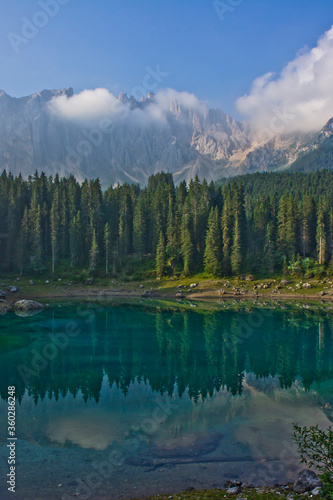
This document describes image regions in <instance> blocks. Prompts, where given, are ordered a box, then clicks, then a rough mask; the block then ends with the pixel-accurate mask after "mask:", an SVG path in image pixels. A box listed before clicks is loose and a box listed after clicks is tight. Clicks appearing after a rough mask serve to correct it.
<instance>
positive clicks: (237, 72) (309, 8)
mask: <svg viewBox="0 0 333 500" xmlns="http://www.w3.org/2000/svg"><path fill="white" fill-rule="evenodd" d="M40 1H42V2H43V0H40ZM49 1H51V2H53V3H54V2H58V3H57V7H56V9H57V10H59V12H57V13H55V15H54V16H53V18H52V17H51V16H49V15H47V14H44V16H41V17H40V16H39V17H38V12H39V13H40V12H41V11H42V8H41V6H40V4H39V1H38V0H37V1H31V0H13V1H11V2H7V1H6V2H5V1H3V0H1V1H0V6H1V19H0V33H1V36H0V68H1V81H0V88H2V89H3V90H5V91H6V92H7V93H8V94H10V95H13V96H22V95H27V94H30V93H32V92H35V91H38V90H40V89H42V88H63V87H68V86H72V87H73V88H74V90H75V92H80V91H82V90H83V89H93V88H96V87H105V88H107V89H109V90H110V91H111V92H113V93H115V94H118V92H120V91H126V92H128V93H130V92H131V90H132V89H133V88H134V87H137V86H142V84H143V82H144V78H145V76H146V75H147V69H146V68H147V66H149V67H150V68H152V69H155V68H156V67H157V65H159V67H160V70H161V71H162V72H163V73H168V76H165V77H163V78H162V81H161V83H160V86H161V87H171V88H174V89H176V90H178V91H188V92H193V93H194V94H196V95H197V96H198V97H199V99H203V100H205V101H208V103H209V104H210V105H211V106H214V107H217V106H218V107H221V108H222V109H223V110H224V111H226V112H228V113H230V114H232V115H233V116H239V113H238V112H237V111H236V108H235V101H236V99H237V98H238V97H240V96H242V95H243V94H245V93H248V92H249V91H250V88H251V85H252V82H253V80H254V79H255V78H257V77H258V76H260V75H262V74H264V73H267V72H269V71H270V72H276V73H279V72H280V71H281V70H282V68H283V67H284V66H285V65H286V64H287V63H288V61H291V60H293V59H294V58H295V56H296V55H297V54H298V53H299V51H301V50H302V49H304V47H308V48H311V47H314V46H315V45H316V43H317V40H318V38H319V37H320V36H321V35H322V34H323V33H324V32H325V31H327V30H328V29H329V28H330V27H331V26H332V24H333V2H332V1H331V0H317V2H314V1H309V0H292V1H290V0H288V1H287V0H280V1H269V0H243V1H241V0H238V1H236V0H225V2H224V3H225V4H226V5H228V4H229V6H230V5H233V6H234V7H230V11H228V12H226V13H225V16H224V20H223V21H222V20H221V19H220V18H219V16H218V15H217V13H216V11H215V9H214V5H213V1H211V0H208V1H207V0H191V1H182V2H181V1H179V0H178V1H174V0H167V1H166V0H165V1H164V0H163V1H157V0H154V1H153V0H141V1H140V2H137V1H134V0H98V1H97V0H96V1H95V2H93V1H92V0H80V1H79V0H49ZM44 2H47V0H44ZM60 3H62V5H60ZM236 4H238V5H237V6H236ZM23 18H26V19H28V20H29V21H31V20H33V19H34V20H35V21H36V20H37V23H38V22H39V23H40V24H41V25H43V24H45V26H41V27H37V28H35V29H34V33H33V34H32V35H31V36H30V38H29V39H28V38H26V37H23V34H26V32H24V33H23V32H22V28H23V27H24V25H25V23H26V21H25V20H22V19H23ZM9 33H12V35H10V36H11V37H12V38H11V41H10V40H9V38H8V35H9ZM13 36H22V37H23V38H25V40H26V42H22V39H19V38H18V39H15V38H14V40H15V41H14V42H13ZM15 43H16V45H15ZM14 46H15V47H16V49H17V50H16V51H15V50H14Z"/></svg>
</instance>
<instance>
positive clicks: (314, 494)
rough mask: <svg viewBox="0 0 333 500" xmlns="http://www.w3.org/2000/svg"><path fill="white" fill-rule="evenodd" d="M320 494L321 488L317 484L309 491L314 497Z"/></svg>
mask: <svg viewBox="0 0 333 500" xmlns="http://www.w3.org/2000/svg"><path fill="white" fill-rule="evenodd" d="M320 494H321V488H320V487H319V486H317V487H316V488H314V489H313V490H312V491H311V495H313V496H314V497H317V496H318V495H320Z"/></svg>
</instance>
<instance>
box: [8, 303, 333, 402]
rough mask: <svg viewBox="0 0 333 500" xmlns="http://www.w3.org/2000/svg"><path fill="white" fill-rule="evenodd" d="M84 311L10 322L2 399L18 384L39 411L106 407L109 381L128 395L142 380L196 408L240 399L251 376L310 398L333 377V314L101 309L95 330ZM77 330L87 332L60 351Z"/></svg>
mask: <svg viewBox="0 0 333 500" xmlns="http://www.w3.org/2000/svg"><path fill="white" fill-rule="evenodd" d="M76 312H77V311H76V308H74V307H73V308H70V307H67V308H62V309H57V310H55V311H54V310H53V311H45V312H43V313H42V314H41V315H39V316H38V318H35V317H33V318H24V319H22V318H15V321H14V319H13V318H12V319H8V318H6V320H5V319H4V318H2V319H1V321H2V322H3V323H4V322H5V321H6V322H7V324H5V325H4V329H3V330H2V331H3V333H1V336H0V366H1V368H0V373H1V378H0V390H1V397H2V398H6V396H7V387H8V385H15V386H16V388H17V395H18V397H19V399H20V398H22V396H23V394H24V392H25V390H26V389H27V390H28V392H29V394H30V395H31V396H32V397H33V399H34V401H35V402H36V403H37V402H38V400H43V399H44V398H45V397H48V398H55V400H58V398H59V397H60V396H61V397H65V396H66V394H68V393H70V394H72V395H73V396H75V395H76V394H77V393H78V391H80V392H81V393H82V396H83V400H84V401H88V400H89V399H91V398H93V399H94V400H95V401H96V402H98V401H99V399H100V395H101V387H102V381H103V376H104V375H106V376H107V379H108V382H109V385H110V387H111V386H112V385H113V384H115V385H116V386H117V387H118V388H119V389H120V390H121V391H122V393H123V394H125V395H126V394H127V393H128V389H129V386H130V384H133V383H134V381H139V382H144V383H148V384H149V385H150V387H151V389H152V390H153V391H154V392H156V393H158V394H161V395H163V394H168V395H172V394H173V393H174V391H175V390H176V392H177V394H178V395H179V396H182V395H183V394H184V392H185V391H187V392H188V394H189V396H190V398H192V399H193V400H194V401H197V400H198V399H199V398H202V399H206V398H207V397H208V396H210V397H211V396H212V395H213V394H214V392H215V391H219V390H220V389H222V388H226V389H227V390H228V391H230V393H231V394H232V395H237V394H238V395H239V394H241V393H242V391H243V387H244V384H243V382H244V372H247V373H253V374H254V375H255V376H256V377H257V378H259V379H263V378H267V377H269V376H271V377H275V376H277V377H278V380H279V384H280V387H281V388H290V387H291V386H292V384H293V383H294V382H295V380H296V379H297V378H300V379H301V381H302V384H303V387H304V388H305V389H306V390H308V389H309V388H310V387H311V385H312V384H313V383H316V384H317V385H320V384H322V383H323V382H324V381H326V380H330V379H331V378H333V377H332V374H333V355H332V353H333V335H332V329H333V322H332V319H331V317H330V315H331V313H330V312H329V313H326V314H322V315H321V316H319V315H318V314H317V315H314V316H313V315H312V316H311V312H309V311H306V310H305V311H304V310H303V311H302V310H301V311H290V310H278V311H276V310H266V311H265V310H264V311H258V310H255V309H254V310H252V311H249V310H247V311H239V312H237V313H236V312H234V311H217V312H206V313H204V314H203V313H197V312H192V311H185V312H181V311H178V310H176V311H162V310H159V309H158V310H154V311H153V312H152V311H148V312H147V311H144V310H142V309H140V308H139V309H138V308H130V309H129V308H128V307H126V306H123V307H111V308H100V309H99V310H98V311H97V312H95V313H94V316H93V319H91V320H90V319H89V321H86V320H85V319H84V318H82V316H81V317H78V316H77V314H76ZM71 323H73V324H75V325H76V326H75V328H76V329H77V332H79V333H78V334H77V336H75V338H74V337H73V338H69V337H68V340H67V344H66V346H65V347H64V348H57V345H58V344H57V342H60V341H62V340H61V339H62V337H63V336H64V332H65V331H66V328H67V329H68V325H69V324H71ZM14 332H15V333H14ZM13 335H14V336H16V335H18V336H20V338H21V341H22V343H23V345H20V343H19V341H18V340H17V339H16V345H15V346H14V347H15V349H12V350H10V348H9V347H8V342H7V343H6V342H5V341H6V340H7V341H8V338H9V337H11V336H13ZM55 339H58V340H55ZM59 339H60V340H59ZM17 343H18V344H17ZM53 343H55V346H54V345H53V349H52V348H50V345H51V344H53ZM1 346H3V349H1ZM19 347H21V348H19ZM51 347H52V346H51Z"/></svg>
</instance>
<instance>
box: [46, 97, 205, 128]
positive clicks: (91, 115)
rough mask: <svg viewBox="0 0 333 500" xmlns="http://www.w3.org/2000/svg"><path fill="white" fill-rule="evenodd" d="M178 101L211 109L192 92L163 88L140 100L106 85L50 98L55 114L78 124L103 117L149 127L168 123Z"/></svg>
mask: <svg viewBox="0 0 333 500" xmlns="http://www.w3.org/2000/svg"><path fill="white" fill-rule="evenodd" d="M175 104H177V105H178V106H180V107H181V108H182V109H184V110H186V109H191V110H193V111H197V112H199V113H201V114H203V113H205V112H206V110H207V107H206V105H205V104H203V103H201V102H200V101H199V100H198V98H197V97H196V96H195V95H193V94H190V93H188V92H177V91H176V90H173V89H163V90H160V91H159V92H157V94H156V95H149V96H148V98H147V99H144V100H143V101H142V102H139V101H137V100H136V99H135V98H134V97H129V98H128V97H127V95H126V94H120V95H119V96H118V97H116V96H115V95H113V94H112V93H111V92H109V90H107V89H104V88H97V89H94V90H84V91H83V92H81V93H79V94H75V95H73V96H70V97H68V96H67V95H61V96H56V97H54V98H53V99H52V101H51V102H50V105H49V109H50V111H51V113H52V114H54V115H57V116H58V117H60V118H63V119H65V120H68V121H72V122H74V123H76V124H82V125H90V126H93V125H97V124H98V122H99V121H100V120H102V119H110V120H112V121H113V123H115V124H117V123H122V124H126V125H134V126H144V127H147V126H150V125H157V126H163V125H167V120H166V116H167V113H169V112H170V109H171V107H172V105H175Z"/></svg>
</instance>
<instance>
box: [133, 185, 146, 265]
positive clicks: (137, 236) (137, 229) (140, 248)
mask: <svg viewBox="0 0 333 500" xmlns="http://www.w3.org/2000/svg"><path fill="white" fill-rule="evenodd" d="M146 245H147V215H146V206H145V199H144V195H143V193H141V194H140V195H139V197H138V200H137V203H136V206H135V209H134V219H133V248H134V252H135V253H137V254H139V257H140V259H141V258H142V255H143V254H144V253H145V252H146Z"/></svg>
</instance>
